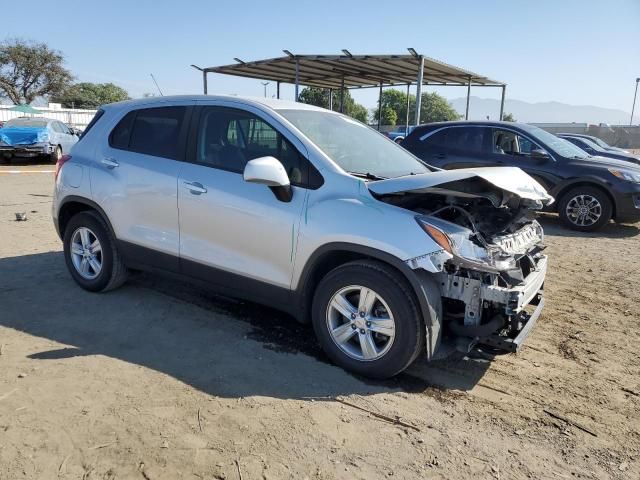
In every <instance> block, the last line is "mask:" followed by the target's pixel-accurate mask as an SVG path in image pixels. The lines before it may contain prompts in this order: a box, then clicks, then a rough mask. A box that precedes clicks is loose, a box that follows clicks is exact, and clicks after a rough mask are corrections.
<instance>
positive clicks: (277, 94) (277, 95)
mask: <svg viewBox="0 0 640 480" xmlns="http://www.w3.org/2000/svg"><path fill="white" fill-rule="evenodd" d="M276 98H277V99H278V100H280V82H276Z"/></svg>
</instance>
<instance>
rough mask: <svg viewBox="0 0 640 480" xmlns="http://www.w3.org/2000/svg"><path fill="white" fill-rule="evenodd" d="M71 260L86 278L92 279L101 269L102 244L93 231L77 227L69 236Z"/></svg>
mask: <svg viewBox="0 0 640 480" xmlns="http://www.w3.org/2000/svg"><path fill="white" fill-rule="evenodd" d="M70 250H71V251H70V255H71V261H72V262H73V266H74V267H75V269H76V271H77V272H78V273H79V274H80V276H81V277H82V278H84V279H86V280H93V279H95V278H96V277H97V276H98V275H100V272H101V271H102V246H101V245H100V240H98V237H97V236H96V234H95V233H93V231H91V230H90V229H88V228H87V227H79V228H78V229H76V231H75V232H73V235H72V236H71V249H70Z"/></svg>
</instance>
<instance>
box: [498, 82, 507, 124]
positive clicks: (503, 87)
mask: <svg viewBox="0 0 640 480" xmlns="http://www.w3.org/2000/svg"><path fill="white" fill-rule="evenodd" d="M506 89H507V86H506V85H502V98H501V99H500V121H502V117H503V116H504V92H505V90H506Z"/></svg>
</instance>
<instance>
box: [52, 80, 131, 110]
mask: <svg viewBox="0 0 640 480" xmlns="http://www.w3.org/2000/svg"><path fill="white" fill-rule="evenodd" d="M128 99H129V94H128V93H127V91H126V90H125V89H123V88H120V87H118V86H117V85H114V84H113V83H88V82H83V83H76V84H75V85H71V86H70V87H69V88H67V89H66V90H65V91H64V92H63V93H62V94H61V95H60V96H58V97H55V100H56V101H57V102H59V103H61V104H62V106H63V107H65V108H97V107H99V106H100V105H104V104H106V103H113V102H120V101H122V100H128Z"/></svg>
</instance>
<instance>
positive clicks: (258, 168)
mask: <svg viewBox="0 0 640 480" xmlns="http://www.w3.org/2000/svg"><path fill="white" fill-rule="evenodd" d="M242 176H243V178H244V181H245V182H249V183H260V184H262V185H266V186H267V187H269V188H270V189H271V191H272V192H273V193H274V195H275V196H276V198H277V199H278V200H280V201H282V202H290V201H291V198H292V197H293V190H292V189H291V183H290V182H289V176H288V175H287V172H286V170H285V169H284V167H283V166H282V163H280V161H279V160H278V159H277V158H274V157H260V158H255V159H253V160H249V161H248V162H247V165H246V166H245V167H244V172H243V174H242Z"/></svg>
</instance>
